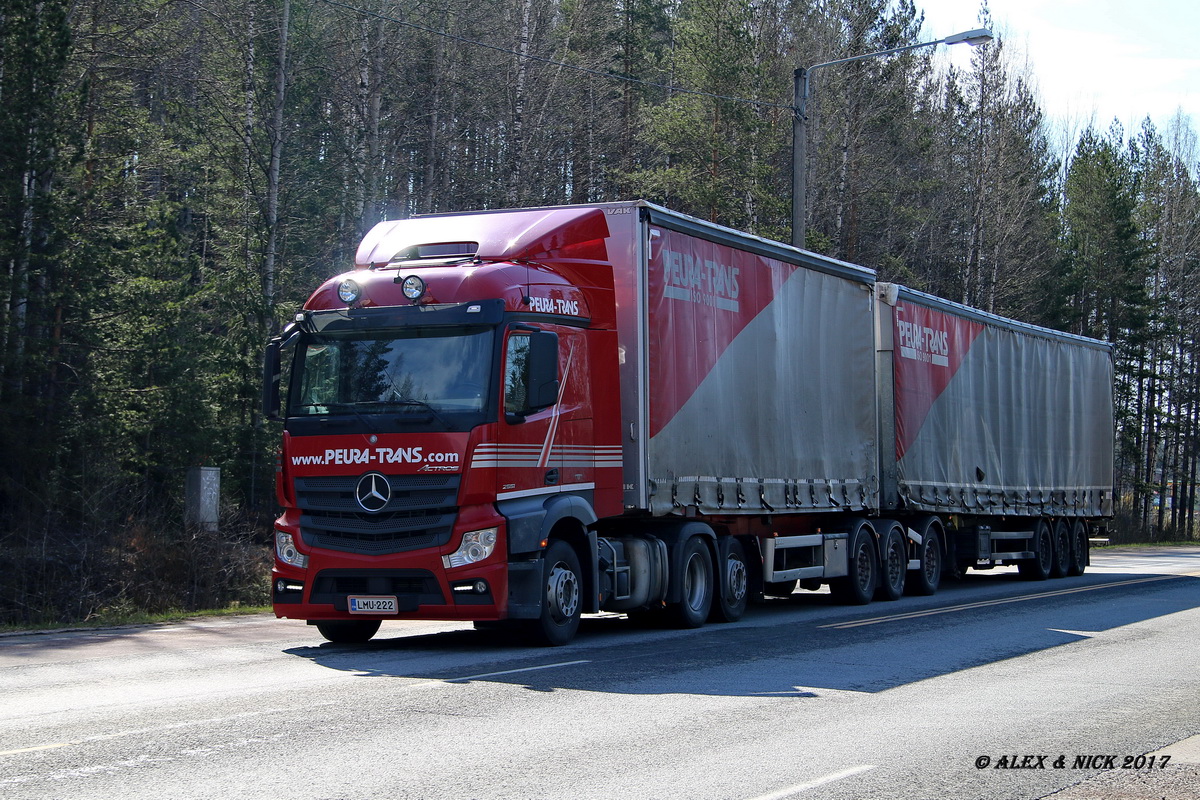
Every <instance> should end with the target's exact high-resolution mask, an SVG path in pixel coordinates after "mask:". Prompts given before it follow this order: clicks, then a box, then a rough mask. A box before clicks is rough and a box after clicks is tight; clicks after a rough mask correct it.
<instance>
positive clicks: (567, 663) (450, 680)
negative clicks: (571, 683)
mask: <svg viewBox="0 0 1200 800" xmlns="http://www.w3.org/2000/svg"><path fill="white" fill-rule="evenodd" d="M590 663H592V662H591V661H590V660H587V659H584V660H582V661H562V662H559V663H558V664H541V665H540V666H536V667H522V668H521V669H506V670H502V671H500V672H485V673H482V674H480V675H467V676H465V677H462V678H435V679H433V680H428V681H421V682H420V683H410V684H408V685H407V686H403V687H401V688H402V689H423V688H426V687H429V686H445V685H446V684H448V683H466V682H467V681H478V680H483V679H484V678H495V677H499V676H500V675H515V674H517V673H518V672H537V671H538V670H543V669H556V668H558V667H573V666H576V665H577V664H590Z"/></svg>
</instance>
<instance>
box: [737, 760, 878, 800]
mask: <svg viewBox="0 0 1200 800" xmlns="http://www.w3.org/2000/svg"><path fill="white" fill-rule="evenodd" d="M873 769H875V766H874V765H873V764H862V765H860V766H857V767H850V769H844V770H842V771H841V772H831V773H830V774H828V775H825V776H823V777H820V778H816V779H815V780H811V781H808V782H807V783H798V784H796V785H795V786H789V787H788V788H786V789H780V790H779V791H778V792H772V793H771V794H762V795H759V796H758V797H753V798H751V800H783V798H785V797H791V796H792V795H794V794H800V793H801V792H807V791H808V790H809V789H816V788H817V787H818V786H824V785H825V784H827V783H833V782H834V781H840V780H842V779H843V778H850V777H853V776H855V775H861V774H862V773H864V772H870V771H871V770H873Z"/></svg>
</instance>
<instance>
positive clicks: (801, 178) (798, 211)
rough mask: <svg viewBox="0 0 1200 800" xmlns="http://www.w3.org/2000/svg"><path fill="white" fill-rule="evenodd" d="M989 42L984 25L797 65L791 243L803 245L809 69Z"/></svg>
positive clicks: (806, 188) (806, 191)
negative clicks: (941, 46)
mask: <svg viewBox="0 0 1200 800" xmlns="http://www.w3.org/2000/svg"><path fill="white" fill-rule="evenodd" d="M990 41H992V32H991V31H990V30H988V29H987V28H978V29H976V30H971V31H963V32H962V33H956V34H954V35H953V36H947V37H946V38H945V39H938V40H937V41H935V42H918V43H917V44H909V45H905V46H904V47H893V48H892V49H890V50H879V51H876V52H874V53H863V54H862V55H857V56H850V57H848V58H839V59H837V60H835V61H824V62H822V63H820V64H813V65H812V66H811V67H808V68H804V67H800V68H799V69H797V70H796V71H795V73H793V85H792V245H793V246H795V247H804V206H805V201H806V200H807V198H808V176H807V175H806V165H805V153H806V152H807V151H808V89H809V80H810V79H811V77H812V72H813V70H815V69H820V68H821V67H832V66H835V65H837V64H846V63H848V62H850V61H862V60H863V59H867V58H877V57H879V56H893V55H896V54H897V53H903V52H906V51H908V50H916V49H917V48H919V47H933V46H934V45H939V44H961V43H963V42H966V43H967V44H969V45H971V46H972V47H975V46H976V45H980V44H986V43H987V42H990Z"/></svg>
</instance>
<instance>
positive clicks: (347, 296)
mask: <svg viewBox="0 0 1200 800" xmlns="http://www.w3.org/2000/svg"><path fill="white" fill-rule="evenodd" d="M338 297H339V298H341V301H342V302H343V303H346V304H347V305H349V304H350V303H353V302H354V301H356V300H358V298H360V297H362V287H361V286H359V285H358V284H357V283H355V282H354V281H352V280H350V279H349V278H347V279H346V280H344V281H342V283H341V285H340V286H338Z"/></svg>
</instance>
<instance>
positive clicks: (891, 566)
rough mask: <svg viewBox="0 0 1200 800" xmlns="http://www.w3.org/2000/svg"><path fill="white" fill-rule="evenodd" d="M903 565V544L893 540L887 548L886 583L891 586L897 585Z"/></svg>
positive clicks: (901, 574) (902, 572) (902, 573)
mask: <svg viewBox="0 0 1200 800" xmlns="http://www.w3.org/2000/svg"><path fill="white" fill-rule="evenodd" d="M905 566H906V564H905V563H904V545H902V544H900V543H899V542H897V541H895V540H893V542H892V546H891V547H889V548H888V583H889V584H890V585H891V586H897V585H899V583H900V578H901V577H902V576H903V575H904V568H905Z"/></svg>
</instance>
